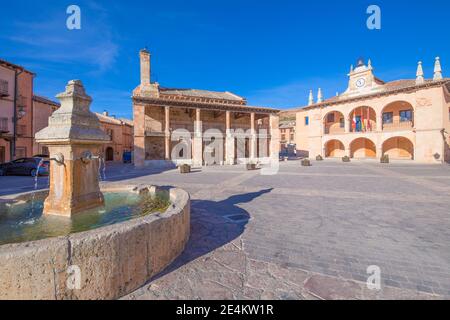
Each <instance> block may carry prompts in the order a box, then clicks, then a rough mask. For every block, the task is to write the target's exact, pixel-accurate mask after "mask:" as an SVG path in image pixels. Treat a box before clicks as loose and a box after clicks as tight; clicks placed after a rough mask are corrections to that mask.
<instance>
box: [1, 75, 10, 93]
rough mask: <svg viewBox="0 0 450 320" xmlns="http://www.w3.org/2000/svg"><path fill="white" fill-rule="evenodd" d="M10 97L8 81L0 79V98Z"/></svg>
mask: <svg viewBox="0 0 450 320" xmlns="http://www.w3.org/2000/svg"><path fill="white" fill-rule="evenodd" d="M7 96H9V92H8V81H6V80H3V79H0V97H7Z"/></svg>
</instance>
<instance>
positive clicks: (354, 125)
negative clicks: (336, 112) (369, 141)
mask: <svg viewBox="0 0 450 320" xmlns="http://www.w3.org/2000/svg"><path fill="white" fill-rule="evenodd" d="M352 129H353V131H355V129H356V112H355V111H353V119H352Z"/></svg>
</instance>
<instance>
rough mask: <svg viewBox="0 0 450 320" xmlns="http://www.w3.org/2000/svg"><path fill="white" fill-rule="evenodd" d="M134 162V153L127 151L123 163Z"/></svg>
mask: <svg viewBox="0 0 450 320" xmlns="http://www.w3.org/2000/svg"><path fill="white" fill-rule="evenodd" d="M132 161H133V153H132V152H131V151H125V152H124V153H123V163H131V162H132Z"/></svg>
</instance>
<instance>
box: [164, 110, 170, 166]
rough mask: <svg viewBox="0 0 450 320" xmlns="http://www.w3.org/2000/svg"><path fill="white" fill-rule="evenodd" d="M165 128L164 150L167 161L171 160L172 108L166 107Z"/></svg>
mask: <svg viewBox="0 0 450 320" xmlns="http://www.w3.org/2000/svg"><path fill="white" fill-rule="evenodd" d="M164 114H165V122H164V123H165V127H164V148H165V159H166V160H170V151H171V150H170V107H164Z"/></svg>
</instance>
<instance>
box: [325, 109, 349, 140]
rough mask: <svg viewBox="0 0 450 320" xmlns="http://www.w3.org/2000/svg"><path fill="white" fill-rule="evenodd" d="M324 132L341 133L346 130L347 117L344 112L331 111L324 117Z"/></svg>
mask: <svg viewBox="0 0 450 320" xmlns="http://www.w3.org/2000/svg"><path fill="white" fill-rule="evenodd" d="M323 128H324V134H340V133H344V132H345V117H344V114H343V113H342V112H339V111H330V112H328V113H327V114H326V115H325V117H324V118H323Z"/></svg>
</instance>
